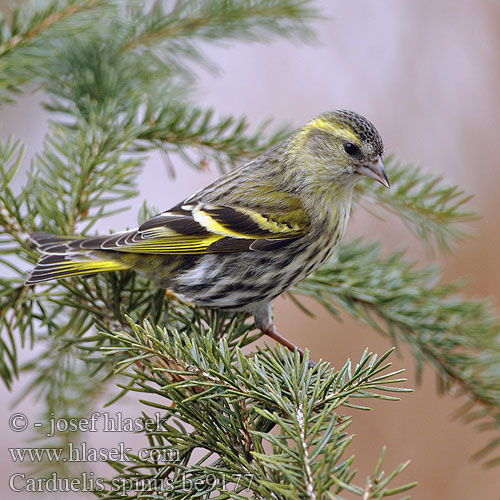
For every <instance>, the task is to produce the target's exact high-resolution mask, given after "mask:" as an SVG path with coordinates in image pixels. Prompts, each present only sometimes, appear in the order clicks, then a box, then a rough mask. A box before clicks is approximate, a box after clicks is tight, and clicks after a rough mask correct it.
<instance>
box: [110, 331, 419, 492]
mask: <svg viewBox="0 0 500 500" xmlns="http://www.w3.org/2000/svg"><path fill="white" fill-rule="evenodd" d="M132 330H133V333H128V332H114V333H113V334H111V337H112V338H113V339H115V340H116V339H118V340H119V343H120V344H121V345H115V346H110V347H107V348H106V350H107V352H108V353H110V354H113V355H114V354H115V353H116V352H127V353H129V354H130V355H131V356H132V357H131V358H130V359H129V360H123V361H121V362H119V366H120V365H121V366H120V367H119V372H120V373H124V374H125V375H126V376H128V377H130V378H131V379H132V381H133V385H130V384H128V385H127V388H128V390H135V391H138V392H140V393H142V394H144V396H145V397H146V396H147V395H148V394H151V395H152V394H157V395H158V396H161V397H163V398H165V399H166V400H167V401H166V402H165V404H162V403H161V402H158V400H155V401H154V402H153V401H149V400H148V399H144V400H143V404H145V405H147V406H151V407H152V408H156V409H161V411H162V412H164V413H165V415H164V419H163V420H162V424H161V428H160V429H158V428H157V429H155V430H154V431H153V432H150V434H151V435H150V436H149V437H150V439H151V440H152V441H153V442H156V446H157V447H158V446H159V445H160V443H161V446H162V447H166V448H167V449H177V450H178V451H179V455H178V460H176V461H173V462H169V463H167V464H162V463H158V462H157V461H148V460H141V459H140V458H139V457H137V456H134V455H130V457H129V458H130V463H129V464H123V463H115V464H113V465H114V467H115V468H116V470H117V472H118V473H119V474H118V475H117V476H115V477H114V480H115V483H114V484H117V483H116V481H118V484H131V485H134V484H135V486H136V488H130V489H131V491H121V492H120V494H122V495H123V494H124V496H123V497H121V498H139V495H140V494H141V493H142V494H144V493H145V492H146V491H147V494H149V495H152V496H154V495H161V494H165V492H166V491H168V495H169V498H185V495H186V490H185V486H186V483H187V482H189V483H190V484H192V481H194V480H196V479H200V480H202V481H204V482H201V483H200V485H203V489H201V488H200V489H197V490H196V493H197V494H198V495H199V496H200V498H208V496H210V498H244V496H241V495H240V493H242V492H244V491H245V490H246V491H247V492H251V493H252V494H253V495H254V498H276V499H280V498H322V497H323V495H325V494H327V492H328V491H335V492H336V494H338V493H339V492H341V491H342V490H343V489H346V488H351V490H350V491H354V489H353V488H354V487H353V486H351V485H350V482H351V480H352V478H353V476H354V473H355V471H352V470H351V465H352V457H351V458H349V459H344V458H343V454H344V452H345V449H346V447H347V446H348V445H349V443H350V441H351V440H352V436H348V435H347V434H346V433H345V430H346V429H347V427H348V425H349V423H350V418H349V417H345V416H343V415H341V414H340V413H339V411H340V410H341V408H342V406H354V404H351V400H352V399H353V398H357V397H362V398H364V400H365V398H367V397H376V398H382V399H387V400H395V399H397V398H395V397H393V396H389V395H387V394H386V392H387V391H389V392H396V393H398V392H401V391H406V389H400V388H396V387H393V386H392V385H393V384H398V383H400V382H402V381H403V380H402V379H399V378H397V375H398V374H399V373H400V372H392V373H390V372H388V371H387V370H388V368H389V366H390V364H387V363H386V358H387V356H388V355H389V354H390V353H387V354H386V355H384V356H382V357H381V358H380V359H377V357H376V356H372V355H370V354H368V353H366V352H365V353H364V354H363V356H362V358H361V360H360V362H359V363H358V364H357V365H353V364H351V362H348V363H347V364H346V365H345V366H344V367H343V368H342V369H341V370H339V371H335V370H334V369H333V368H332V367H330V366H329V364H328V363H325V362H320V363H318V364H317V365H316V366H315V367H314V368H313V369H312V370H310V369H309V368H308V362H307V359H306V360H303V361H300V359H299V357H298V355H297V353H295V354H293V353H290V352H288V351H286V352H285V351H283V350H282V349H280V348H278V349H277V350H276V351H271V350H269V349H266V350H264V351H261V352H260V353H258V354H256V355H254V356H252V357H246V356H243V354H242V353H241V350H240V349H239V347H233V348H231V347H230V346H229V345H228V343H227V342H226V340H225V339H221V340H217V339H216V338H215V337H214V335H213V334H212V332H211V331H210V329H205V330H203V329H201V330H198V333H197V334H191V335H186V334H179V333H177V331H176V330H170V329H168V328H163V329H160V328H153V327H152V326H151V325H150V324H149V323H146V324H145V325H144V327H139V326H138V325H132ZM137 359H140V361H141V368H140V369H137V366H136V365H135V364H134V360H137ZM159 359H162V360H163V361H164V362H163V363H159V362H158V361H159ZM173 359H175V360H177V361H178V362H179V361H180V363H179V364H178V366H177V367H174V368H172V367H171V361H172V360H173ZM169 400H172V401H174V402H175V405H174V406H170V405H169V404H168V401H169ZM364 408H366V407H364ZM235 419H236V421H238V422H240V424H239V425H238V427H233V424H232V422H233V421H234V420H235ZM175 420H178V421H180V422H184V423H187V424H189V425H190V426H191V427H192V428H193V430H192V431H187V430H186V428H185V427H182V428H179V427H175V426H173V425H172V424H171V422H175ZM275 426H277V428H278V433H276V432H271V428H273V427H275ZM242 430H245V431H244V432H242ZM266 443H268V444H269V445H270V446H271V447H272V450H273V452H272V453H271V454H269V452H265V447H266V446H267V445H266ZM290 443H292V446H291V445H290ZM200 448H201V449H204V450H205V453H204V454H203V458H202V459H201V460H197V461H195V460H194V458H193V452H194V451H195V450H199V449H200ZM378 467H379V468H380V465H379V466H378ZM401 470H402V469H401ZM139 471H140V472H139ZM210 474H211V475H212V476H214V475H215V476H217V477H218V478H219V480H218V481H215V482H214V481H212V482H210V481H207V476H208V477H210ZM134 477H136V478H137V477H139V478H140V479H141V482H140V483H134V482H133V478H134ZM153 478H154V479H156V480H157V481H152V479H153ZM391 479H392V477H391ZM109 485H110V489H109V491H107V492H101V493H100V496H101V497H102V498H107V499H111V498H118V496H117V493H116V491H113V490H112V487H111V486H112V485H113V483H112V481H110V482H109ZM412 486H413V484H412V485H406V486H405V487H402V488H398V489H397V491H398V492H401V491H404V489H405V488H410V487H412ZM142 488H147V489H146V490H144V489H142ZM167 488H168V490H167ZM331 488H333V490H332V489H331ZM137 490H140V491H137ZM359 491H364V489H363V488H360V487H358V489H357V490H356V492H359ZM394 491H396V489H395V490H394ZM381 492H383V494H381ZM389 493H390V490H389V489H388V488H387V483H383V484H381V485H378V486H377V488H376V494H377V495H378V496H377V495H375V494H374V496H373V497H370V498H381V497H382V496H388V495H389ZM189 494H191V495H193V494H194V492H193V491H191V492H190V493H189ZM214 494H217V495H216V496H213V495H214ZM183 495H184V496H183ZM359 496H362V494H360V495H359ZM336 498H340V497H336Z"/></svg>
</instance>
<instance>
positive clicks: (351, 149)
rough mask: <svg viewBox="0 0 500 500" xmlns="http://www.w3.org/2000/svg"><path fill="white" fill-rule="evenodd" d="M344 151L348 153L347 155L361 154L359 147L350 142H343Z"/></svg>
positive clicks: (357, 155)
mask: <svg viewBox="0 0 500 500" xmlns="http://www.w3.org/2000/svg"><path fill="white" fill-rule="evenodd" d="M344 151H345V152H346V153H347V154H348V155H349V156H356V157H359V156H361V155H362V153H361V149H359V147H358V146H356V144H353V143H352V142H346V143H345V144H344Z"/></svg>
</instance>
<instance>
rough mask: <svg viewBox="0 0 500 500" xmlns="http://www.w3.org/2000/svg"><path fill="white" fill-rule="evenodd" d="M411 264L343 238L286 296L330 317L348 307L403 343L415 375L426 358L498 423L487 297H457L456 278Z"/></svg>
mask: <svg viewBox="0 0 500 500" xmlns="http://www.w3.org/2000/svg"><path fill="white" fill-rule="evenodd" d="M414 264H415V263H414V262H411V261H408V260H406V259H405V258H404V253H403V252H401V251H400V252H395V253H393V254H392V255H391V256H389V257H388V258H387V259H382V258H381V257H380V247H379V245H378V244H376V243H371V244H362V243H361V241H359V240H357V241H354V242H350V243H343V244H342V245H341V246H340V248H339V249H338V251H337V253H336V254H335V256H334V257H333V258H332V259H331V261H330V262H329V263H328V264H327V265H325V266H323V267H322V268H321V269H320V270H318V271H316V272H315V273H314V274H313V276H312V277H309V278H306V279H305V280H304V281H302V282H301V283H299V284H297V285H296V286H295V289H294V291H293V292H292V295H294V294H295V293H299V294H302V295H307V296H310V297H312V298H314V299H315V300H317V301H318V302H319V303H321V304H322V305H323V306H325V307H326V308H327V309H328V310H329V311H330V312H332V313H333V314H334V315H336V316H339V315H340V311H341V310H344V311H347V312H348V313H350V314H351V315H352V316H353V317H354V318H356V319H357V320H359V321H361V322H364V323H366V324H368V325H370V326H372V327H373V328H375V329H376V330H377V331H379V332H380V333H382V334H384V335H387V336H389V337H390V338H391V340H392V341H393V342H394V343H395V344H398V343H400V342H404V343H405V344H406V345H408V346H409V347H410V349H411V350H412V353H413V355H414V356H415V359H416V361H417V374H418V376H419V377H420V375H421V371H422V369H423V364H424V363H428V364H430V365H431V366H432V367H433V368H434V369H435V370H436V371H437V373H438V375H439V377H440V379H441V381H442V387H443V390H449V389H450V388H451V386H452V385H453V384H456V385H458V387H459V389H460V391H459V394H461V395H463V394H465V395H467V397H468V398H469V399H470V400H471V401H472V402H474V403H477V404H478V405H479V406H480V408H481V410H482V411H483V413H482V415H481V418H482V419H484V420H482V421H481V423H482V424H484V422H485V421H487V422H489V423H490V424H491V425H493V426H494V427H495V428H498V430H500V427H498V424H499V423H500V411H499V409H500V383H499V380H500V373H499V371H498V366H500V321H499V319H498V316H497V314H496V312H494V311H493V309H492V307H491V305H490V304H489V303H488V302H487V301H484V300H479V299H472V300H471V299H465V298H463V297H461V296H460V295H459V294H458V292H460V291H461V289H462V288H463V282H455V283H451V284H441V283H439V277H440V273H439V270H438V268H437V267H428V268H423V269H415V267H414ZM295 300H296V301H297V300H298V299H297V297H296V296H295ZM473 407H474V405H473ZM469 410H470V411H471V413H472V407H471V408H469ZM465 415H467V416H469V415H470V413H469V412H468V411H466V412H465ZM464 418H465V416H464ZM465 420H466V418H465ZM476 423H478V422H476ZM478 428H481V426H480V425H478ZM490 451H492V448H491V449H490Z"/></svg>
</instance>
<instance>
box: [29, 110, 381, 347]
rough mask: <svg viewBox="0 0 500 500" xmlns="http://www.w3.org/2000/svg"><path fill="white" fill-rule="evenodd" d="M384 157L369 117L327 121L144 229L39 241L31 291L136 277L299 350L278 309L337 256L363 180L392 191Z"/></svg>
mask: <svg viewBox="0 0 500 500" xmlns="http://www.w3.org/2000/svg"><path fill="white" fill-rule="evenodd" d="M383 149H384V147H383V143H382V139H381V137H380V134H379V133H378V132H377V129H376V128H375V127H374V126H373V124H372V123H371V122H369V121H368V120H367V119H366V118H364V117H363V116H361V115H359V114H357V113H354V112H352V111H344V110H340V111H334V112H327V113H323V114H321V115H319V116H318V117H317V118H315V119H313V120H312V121H310V122H309V123H307V124H306V125H304V126H303V127H302V128H301V129H299V130H298V131H297V132H295V133H294V134H293V135H292V136H291V137H289V138H288V139H285V140H284V141H282V142H280V143H279V144H277V145H275V146H274V147H272V148H270V149H269V150H268V151H266V152H265V153H264V154H262V155H261V156H259V157H258V158H256V159H254V160H252V161H250V162H249V163H247V164H245V165H242V166H240V167H239V168H237V169H235V170H233V171H231V172H229V173H228V174H226V175H224V176H222V177H220V178H219V179H217V180H216V181H215V182H213V183H212V184H210V185H209V186H207V187H205V188H203V189H202V190H200V191H198V192H197V193H195V194H193V195H192V196H190V197H189V198H187V199H186V200H184V201H183V202H181V203H179V204H178V205H176V206H174V207H173V208H171V209H170V210H167V211H166V212H162V213H160V214H159V215H157V216H155V217H152V218H151V219H149V220H147V221H145V222H144V223H143V224H142V225H141V226H140V227H139V228H138V229H134V230H131V231H124V232H121V233H114V234H111V235H107V236H99V237H91V238H75V237H74V236H69V237H68V236H55V235H47V234H34V235H32V237H33V239H34V241H35V243H36V244H37V245H38V248H39V250H40V251H41V252H42V254H43V255H42V257H41V259H40V261H39V262H38V264H37V266H36V267H35V269H34V270H33V272H32V273H31V276H30V277H29V279H28V280H27V281H26V284H27V285H33V284H35V283H40V282H43V281H48V280H53V279H59V278H65V277H68V276H77V275H85V274H94V273H98V272H104V271H117V270H121V269H134V270H136V271H138V272H140V273H142V274H144V275H145V276H147V277H148V278H149V279H150V280H152V281H153V282H154V283H155V284H156V285H157V286H159V287H162V288H168V289H170V290H172V291H173V292H175V293H178V294H181V295H183V296H184V297H186V298H187V299H189V300H191V301H192V302H194V303H195V304H197V305H200V306H207V307H214V308H220V309H230V310H236V311H238V310H244V311H248V312H251V313H253V315H254V318H255V323H256V326H257V327H258V328H260V329H261V330H262V332H264V333H265V334H267V335H269V336H270V337H272V338H274V339H275V340H277V341H279V342H280V343H282V344H283V345H285V346H287V347H288V348H290V349H293V348H295V346H294V345H293V344H291V343H290V342H289V341H287V340H286V339H285V338H284V337H282V336H281V335H279V333H278V332H277V330H276V328H275V326H274V324H273V321H272V317H271V302H272V301H273V299H275V298H276V297H277V296H278V295H279V294H281V293H282V292H283V291H284V290H286V289H287V288H289V287H290V286H292V285H293V284H294V283H296V282H297V281H299V280H301V279H302V278H304V277H305V276H307V275H308V274H309V273H311V272H312V271H314V270H315V269H316V268H317V267H319V266H320V265H321V264H322V263H323V262H325V260H326V259H328V257H329V256H330V255H331V254H332V252H333V250H334V249H335V247H336V245H337V244H338V242H339V241H340V240H341V239H342V237H343V236H344V233H345V230H346V226H347V221H348V219H349V213H350V210H351V199H352V192H353V188H354V186H355V185H356V184H357V183H358V181H359V180H360V179H361V177H362V176H366V177H371V178H373V179H375V180H377V181H378V182H380V183H381V184H383V185H384V186H386V187H387V188H388V187H389V180H388V179H387V175H386V173H385V170H384V165H383V163H382V154H383ZM299 351H300V350H299Z"/></svg>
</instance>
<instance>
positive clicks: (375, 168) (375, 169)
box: [358, 157, 391, 188]
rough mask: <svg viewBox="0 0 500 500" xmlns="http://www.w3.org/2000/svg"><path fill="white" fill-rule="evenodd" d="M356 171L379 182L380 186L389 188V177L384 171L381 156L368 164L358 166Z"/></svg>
mask: <svg viewBox="0 0 500 500" xmlns="http://www.w3.org/2000/svg"><path fill="white" fill-rule="evenodd" d="M358 172H359V173H360V174H361V175H366V177H371V178H372V179H375V180H376V181H378V182H380V184H382V186H385V187H386V188H390V187H391V185H390V184H389V179H388V178H387V174H386V173H385V169H384V164H383V163H382V158H380V157H379V159H378V160H377V161H374V162H372V163H369V164H368V165H363V166H362V167H360V168H359V170H358Z"/></svg>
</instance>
